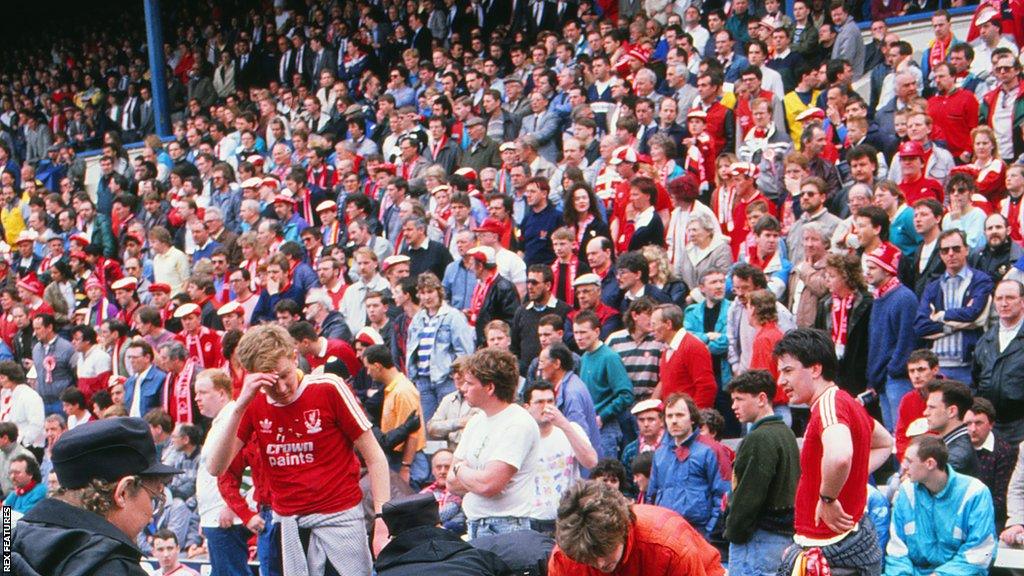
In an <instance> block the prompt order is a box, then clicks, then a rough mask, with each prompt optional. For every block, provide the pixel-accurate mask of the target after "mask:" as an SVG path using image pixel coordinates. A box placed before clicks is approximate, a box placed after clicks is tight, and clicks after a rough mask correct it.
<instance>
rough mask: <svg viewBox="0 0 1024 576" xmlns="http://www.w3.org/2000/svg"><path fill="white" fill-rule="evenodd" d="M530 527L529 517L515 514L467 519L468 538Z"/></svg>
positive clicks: (506, 532) (517, 530)
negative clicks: (520, 516)
mask: <svg viewBox="0 0 1024 576" xmlns="http://www.w3.org/2000/svg"><path fill="white" fill-rule="evenodd" d="M530 528H531V525H530V519H529V518H519V517H516V516H490V517H487V518H480V519H477V520H470V521H469V539H470V540H472V539H474V538H476V537H478V536H493V535H495V534H508V533H509V532H519V531H521V530H529V529H530Z"/></svg>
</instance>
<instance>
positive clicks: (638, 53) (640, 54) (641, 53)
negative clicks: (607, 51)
mask: <svg viewBox="0 0 1024 576" xmlns="http://www.w3.org/2000/svg"><path fill="white" fill-rule="evenodd" d="M627 56H629V57H630V58H636V59H637V60H639V61H640V62H642V63H643V64H647V62H648V61H649V60H650V59H651V57H650V55H648V54H647V50H644V47H643V46H640V45H636V46H633V47H632V48H630V49H629V53H628V54H627Z"/></svg>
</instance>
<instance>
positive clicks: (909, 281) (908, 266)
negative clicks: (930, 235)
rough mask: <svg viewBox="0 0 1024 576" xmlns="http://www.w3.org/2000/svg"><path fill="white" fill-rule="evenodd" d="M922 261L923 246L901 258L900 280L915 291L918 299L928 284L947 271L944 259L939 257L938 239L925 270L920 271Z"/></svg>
mask: <svg viewBox="0 0 1024 576" xmlns="http://www.w3.org/2000/svg"><path fill="white" fill-rule="evenodd" d="M920 262H921V246H920V245H919V246H918V247H917V250H916V251H915V252H914V253H913V254H912V255H911V256H910V257H909V258H903V259H901V260H900V282H902V283H903V285H904V286H906V287H907V288H910V289H911V290H913V291H914V294H915V295H916V296H917V299H918V300H920V299H921V295H922V294H924V289H925V287H926V286H928V285H929V284H931V283H932V282H933V281H935V280H938V279H939V278H940V277H941V276H942V273H943V272H945V271H946V265H945V264H943V263H942V259H941V258H939V245H938V241H937V240H936V244H935V249H934V250H932V255H931V256H930V257H929V258H928V264H927V265H926V266H925V268H924V272H918V270H920V268H919V267H918V264H919V263H920Z"/></svg>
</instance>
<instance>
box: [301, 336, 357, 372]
mask: <svg viewBox="0 0 1024 576" xmlns="http://www.w3.org/2000/svg"><path fill="white" fill-rule="evenodd" d="M321 345H322V343H321ZM333 360H341V361H342V362H344V363H345V367H346V368H348V374H349V376H355V375H356V374H358V373H359V370H360V369H361V368H362V367H363V364H362V362H360V361H359V358H358V357H357V356H356V351H355V350H353V349H352V346H351V345H349V343H348V342H345V341H344V340H331V339H327V349H326V350H325V351H324V354H322V355H321V354H319V353H317V354H309V355H307V356H306V361H307V362H309V369H310V370H316V369H317V368H319V367H321V366H323V365H324V364H327V363H328V362H330V361H333Z"/></svg>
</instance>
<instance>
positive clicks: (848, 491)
mask: <svg viewBox="0 0 1024 576" xmlns="http://www.w3.org/2000/svg"><path fill="white" fill-rule="evenodd" d="M838 424H844V425H846V427H847V428H849V429H850V437H851V438H852V439H853V462H852V464H851V466H850V475H849V477H848V478H847V480H846V484H844V485H843V489H842V490H841V491H840V492H839V502H840V503H842V505H843V510H846V513H847V514H850V515H851V516H853V521H854V522H860V519H861V516H863V515H864V507H865V505H866V504H867V497H868V490H867V485H868V456H869V454H870V451H871V432H872V430H873V429H874V426H875V423H874V420H872V419H871V416H868V413H867V411H865V410H864V407H863V406H861V405H860V403H859V402H857V401H856V400H855V399H854V398H853V396H850V395H849V394H847V393H846V392H845V391H843V390H840V389H839V387H838V386H832V387H831V388H829V389H828V390H826V391H825V392H824V393H823V394H822V395H821V397H820V398H818V399H817V400H816V401H815V402H814V404H812V405H811V419H810V422H808V424H807V431H806V432H805V434H804V446H803V449H802V450H801V451H800V471H801V474H800V481H799V483H798V484H797V486H796V513H795V521H794V527H795V528H796V533H797V535H798V536H803V537H805V538H813V539H818V540H824V539H829V538H835V537H837V536H839V534H837V533H835V532H833V531H832V530H831V529H830V528H829V527H828V526H826V525H825V523H824V522H822V523H821V524H819V525H817V526H815V524H814V511H815V509H816V507H817V506H818V498H819V496H820V495H821V457H822V444H821V434H822V432H823V431H824V430H825V429H826V428H828V427H829V426H835V425H838ZM828 496H832V495H831V494H828Z"/></svg>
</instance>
